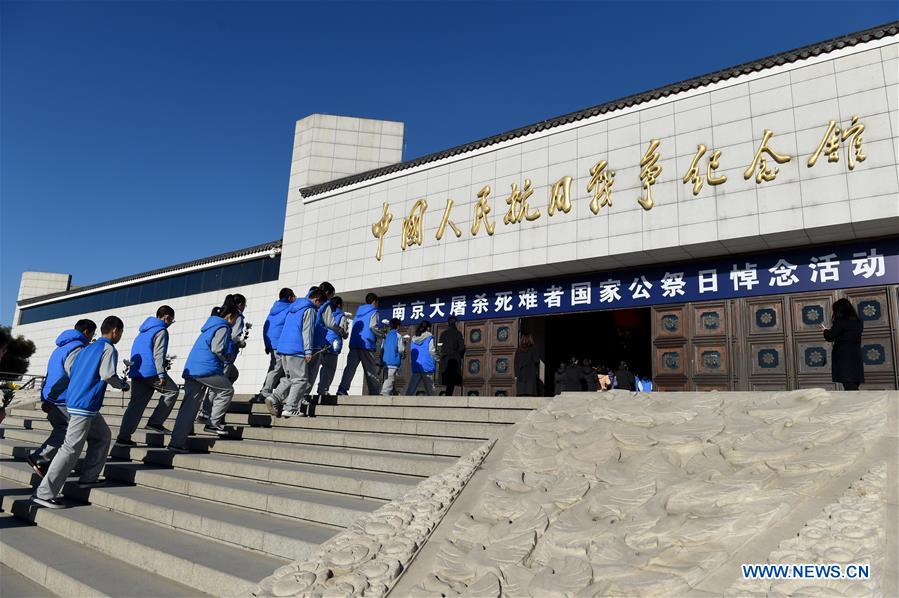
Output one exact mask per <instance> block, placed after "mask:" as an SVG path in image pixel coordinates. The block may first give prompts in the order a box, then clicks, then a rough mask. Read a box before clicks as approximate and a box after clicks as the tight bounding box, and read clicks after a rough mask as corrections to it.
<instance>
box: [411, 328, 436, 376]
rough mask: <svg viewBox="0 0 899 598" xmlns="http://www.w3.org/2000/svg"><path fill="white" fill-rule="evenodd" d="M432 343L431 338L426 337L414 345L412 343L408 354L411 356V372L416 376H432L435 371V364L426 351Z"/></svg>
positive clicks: (432, 338)
mask: <svg viewBox="0 0 899 598" xmlns="http://www.w3.org/2000/svg"><path fill="white" fill-rule="evenodd" d="M433 342H434V337H433V336H428V337H426V338H425V339H424V340H423V341H421V342H418V343H416V342H415V341H414V340H413V341H412V349H411V350H410V351H409V354H410V355H411V356H412V372H413V373H417V374H433V373H434V372H435V371H437V364H436V363H434V358H433V357H431V352H430V351H428V349H429V348H430V345H431V343H433Z"/></svg>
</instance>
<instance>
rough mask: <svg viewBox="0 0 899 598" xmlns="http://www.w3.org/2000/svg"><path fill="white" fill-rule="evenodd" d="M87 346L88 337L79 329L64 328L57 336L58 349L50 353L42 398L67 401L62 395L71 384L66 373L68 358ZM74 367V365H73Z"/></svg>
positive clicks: (52, 401)
mask: <svg viewBox="0 0 899 598" xmlns="http://www.w3.org/2000/svg"><path fill="white" fill-rule="evenodd" d="M86 346H87V338H86V337H85V336H84V334H82V333H81V332H80V331H78V330H74V329H69V330H64V331H63V332H62V333H61V334H60V335H59V336H57V337H56V349H54V350H53V353H51V354H50V361H49V362H47V378H46V379H45V380H44V386H43V387H41V400H42V401H47V402H48V403H55V404H56V405H62V404H64V403H65V402H66V401H65V399H63V398H62V397H60V395H61V394H62V393H63V391H65V389H66V386H68V385H69V376H68V374H66V368H65V365H66V359H68V357H69V355H71V354H72V351H74V350H76V349H80V348H82V347H86ZM73 369H74V366H73Z"/></svg>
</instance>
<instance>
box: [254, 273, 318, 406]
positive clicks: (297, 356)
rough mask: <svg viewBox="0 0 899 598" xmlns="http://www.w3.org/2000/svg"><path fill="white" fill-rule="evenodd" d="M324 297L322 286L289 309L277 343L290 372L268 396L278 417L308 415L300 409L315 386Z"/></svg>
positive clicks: (267, 399) (267, 402)
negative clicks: (318, 328)
mask: <svg viewBox="0 0 899 598" xmlns="http://www.w3.org/2000/svg"><path fill="white" fill-rule="evenodd" d="M322 301H323V294H322V292H321V290H319V289H318V288H315V289H313V290H312V291H311V292H310V293H309V296H308V297H304V298H303V299H297V300H296V301H294V302H293V304H292V305H291V306H290V309H289V310H288V313H287V318H286V319H285V320H284V330H283V332H281V338H280V339H278V346H277V350H278V353H279V354H280V355H281V357H282V359H283V360H284V369H285V371H286V372H287V376H285V377H284V378H282V379H281V382H280V384H278V387H277V388H276V389H275V391H274V392H273V393H272V396H271V397H269V398H266V399H265V403H266V405H267V406H268V409H269V412H271V414H272V415H273V416H275V417H281V416H282V415H283V416H284V417H299V416H303V415H306V414H305V413H302V412H301V411H300V401H301V400H303V399H304V397H305V396H306V395H307V394H308V393H309V391H310V390H311V389H312V373H313V369H312V367H313V365H314V364H313V361H314V359H315V356H314V352H315V351H314V349H315V343H314V334H315V321H316V318H317V317H318V308H319V307H321V304H322Z"/></svg>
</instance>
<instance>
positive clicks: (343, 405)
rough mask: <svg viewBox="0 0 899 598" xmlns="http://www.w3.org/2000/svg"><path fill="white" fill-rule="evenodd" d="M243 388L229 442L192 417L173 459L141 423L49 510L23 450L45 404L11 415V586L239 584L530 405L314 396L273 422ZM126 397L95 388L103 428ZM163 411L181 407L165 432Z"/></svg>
mask: <svg viewBox="0 0 899 598" xmlns="http://www.w3.org/2000/svg"><path fill="white" fill-rule="evenodd" d="M115 394H118V396H115ZM246 398H248V397H238V398H237V399H236V400H235V401H234V402H233V403H232V408H231V410H230V411H229V413H228V414H227V417H226V424H227V425H228V426H229V427H230V428H231V431H232V436H231V437H230V438H218V437H216V436H215V435H211V434H206V433H204V432H203V431H202V426H201V425H195V434H194V435H193V436H191V437H190V438H189V441H188V442H189V446H190V448H191V450H192V451H193V452H191V453H188V454H175V453H172V452H170V451H168V450H166V449H165V448H164V446H165V444H166V443H167V441H168V438H167V435H165V434H159V433H157V432H151V431H147V430H143V429H142V426H143V425H144V424H145V423H146V421H147V420H146V417H145V418H144V419H143V420H142V421H141V424H140V426H141V427H139V428H138V430H137V431H136V432H135V434H133V435H132V439H133V440H134V441H135V442H137V443H138V445H137V446H135V447H114V448H113V449H112V451H111V456H110V460H109V461H108V462H107V464H106V468H105V471H104V475H105V476H106V478H107V480H108V484H107V485H106V486H104V487H100V488H94V489H91V490H83V489H78V488H77V485H76V484H73V483H72V481H73V480H70V481H69V483H67V484H66V486H65V488H64V490H63V496H64V497H65V501H66V503H67V504H69V505H71V506H70V508H68V509H62V510H51V509H43V508H37V507H35V506H34V505H33V504H31V503H30V502H29V501H28V500H27V499H28V497H29V496H30V495H31V493H32V487H33V486H34V485H36V484H37V483H38V481H39V480H38V478H37V476H36V475H34V473H33V472H32V471H31V469H30V468H29V467H28V466H27V465H26V464H25V463H23V462H22V460H23V459H24V458H25V456H26V455H27V454H28V453H29V452H30V451H32V450H34V448H35V447H36V446H37V445H38V444H40V443H42V442H43V441H44V440H45V439H46V437H47V435H48V434H49V431H50V429H51V426H50V425H49V422H47V421H46V416H45V414H44V413H43V412H42V411H41V410H40V408H39V406H38V405H32V406H25V407H18V408H13V409H10V410H9V412H8V416H7V419H6V421H4V422H3V424H2V425H0V493H2V494H3V503H2V505H3V508H4V509H5V510H6V511H7V512H8V511H10V510H12V512H13V513H12V514H14V515H15V516H16V518H13V517H10V516H9V515H6V516H3V515H0V523H4V522H5V525H8V526H10V527H11V528H14V529H15V530H16V532H15V533H14V534H9V535H7V534H6V530H5V529H4V532H3V538H2V539H0V547H3V549H4V554H3V557H4V558H3V563H4V564H5V565H6V566H8V567H9V568H10V569H12V570H13V571H16V572H18V573H19V574H21V575H23V576H24V578H23V579H20V578H18V577H16V578H15V581H16V584H17V585H16V587H17V588H18V587H23V588H26V589H25V590H23V591H33V588H31V589H27V588H28V587H29V584H30V583H37V584H40V585H41V586H42V587H44V588H46V591H45V592H44V594H48V593H49V592H53V593H56V594H59V595H61V596H83V595H113V596H122V595H128V596H132V595H133V596H140V595H153V596H179V595H198V594H200V593H208V594H213V595H234V594H246V593H248V592H249V591H251V590H252V589H253V588H254V587H255V585H256V584H257V583H258V582H259V581H260V580H261V579H263V578H264V577H266V576H268V575H270V574H271V573H272V572H273V571H274V570H275V569H276V568H277V567H279V566H280V565H281V564H283V563H285V562H286V561H288V560H289V561H294V560H297V559H301V558H303V557H304V556H305V555H307V554H310V553H311V552H312V551H314V550H315V549H316V548H317V547H318V546H319V545H320V544H321V543H322V542H324V541H326V540H327V539H328V538H330V537H332V536H334V535H335V534H337V533H339V532H340V530H341V529H343V528H345V527H348V526H350V525H351V524H352V523H353V522H354V521H356V520H357V519H358V518H359V517H360V516H362V515H363V514H366V513H369V512H372V511H374V510H376V509H377V508H379V507H380V506H381V505H383V504H384V503H385V501H389V500H392V499H395V498H398V497H399V496H401V495H402V494H404V493H405V492H407V491H409V490H411V489H412V488H413V487H414V486H415V485H416V484H417V483H418V482H420V481H421V480H423V479H425V478H426V477H427V476H430V475H434V474H437V473H440V472H442V471H443V470H444V469H445V468H447V467H448V466H450V465H452V464H453V463H455V462H456V459H457V458H458V457H459V456H462V455H466V454H468V453H469V452H471V451H472V450H474V449H475V448H477V447H478V446H479V445H480V444H481V443H482V442H483V440H486V439H488V438H495V437H497V436H498V435H499V434H501V433H502V432H503V431H504V430H506V429H508V427H509V425H510V424H512V423H514V422H515V421H518V420H519V419H521V418H523V417H524V416H526V415H527V413H529V411H530V409H532V408H533V406H534V405H536V404H537V403H536V402H534V401H533V400H530V399H528V400H526V401H521V400H518V399H514V400H507V399H503V398H487V397H484V398H479V397H453V398H446V397H339V398H338V399H336V400H330V401H328V402H329V403H331V404H323V405H319V406H318V408H317V410H316V415H317V416H318V417H315V418H290V419H283V418H275V419H273V418H272V417H271V415H270V414H269V413H268V411H267V409H266V407H265V405H260V404H251V403H249V402H248V401H247V400H245V399H246ZM128 400H129V399H128V397H124V398H123V397H122V396H121V394H120V393H110V394H109V395H108V396H107V398H106V404H105V405H104V407H103V410H102V412H103V415H104V418H105V419H106V421H107V423H108V424H109V425H110V428H111V429H112V432H113V436H115V435H116V434H117V432H118V429H117V428H118V426H119V425H120V424H121V419H122V414H123V413H124V410H125V407H126V406H127V403H128ZM479 401H480V402H479ZM154 406H155V402H154V403H151V404H150V406H148V408H147V410H146V412H145V414H146V415H147V416H148V415H149V414H150V412H151V410H152V408H153V407H154ZM177 407H180V401H179V403H178V404H176V410H175V411H173V413H172V416H171V417H170V419H169V420H168V422H167V424H166V425H167V427H169V428H171V427H172V425H173V423H174V419H175V417H176V415H177ZM76 469H77V468H76ZM86 503H90V504H86ZM22 522H26V524H29V523H32V522H33V523H35V524H36V526H34V525H23V523H22ZM32 538H33V539H32ZM20 544H21V546H20ZM7 546H9V547H10V548H9V550H7ZM54 546H59V548H53V547H54ZM59 551H64V552H65V553H66V554H65V555H63V556H64V558H61V559H60V560H59V563H58V565H57V563H55V562H50V561H53V560H54V559H52V558H51V559H48V558H47V556H46V555H55V554H56V553H57V552H59ZM78 551H80V552H78ZM70 552H78V554H79V556H77V557H76V556H73V557H71V558H69V555H68V553H70ZM7 553H8V554H10V555H13V556H12V557H10V559H7ZM120 568H121V569H122V570H123V571H125V573H124V574H123V576H122V579H124V580H125V581H127V582H128V583H123V584H121V585H117V583H118V580H116V579H111V578H112V577H113V576H114V575H115V574H114V573H113V571H118V570H119V569H120ZM81 570H84V571H89V572H93V571H96V572H99V576H100V577H104V578H110V579H94V576H93V575H89V574H81V573H80V571H81ZM129 576H130V577H129ZM132 578H133V582H131V581H129V580H131V579H132ZM129 583H130V584H131V585H133V586H134V588H135V589H134V591H131V589H130V587H129ZM16 591H17V592H18V591H19V590H16Z"/></svg>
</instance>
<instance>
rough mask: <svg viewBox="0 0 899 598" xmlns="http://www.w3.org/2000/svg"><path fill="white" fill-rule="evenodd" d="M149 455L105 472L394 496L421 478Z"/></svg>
mask: <svg viewBox="0 0 899 598" xmlns="http://www.w3.org/2000/svg"><path fill="white" fill-rule="evenodd" d="M37 446H38V445H37V444H35V443H33V442H26V441H21V440H13V439H2V440H0V455H5V456H11V457H15V458H17V459H24V458H25V456H26V455H28V453H29V452H31V451H33V450H34V449H35V448H36V447H37ZM145 450H146V449H145ZM145 458H146V461H147V462H146V463H140V462H137V463H134V462H130V461H124V460H121V459H119V460H113V461H109V462H108V463H107V464H106V475H109V476H110V477H112V478H114V479H116V480H119V481H123V482H135V483H139V482H138V480H139V479H142V477H143V479H147V476H149V475H151V473H152V472H156V473H158V474H161V475H162V476H163V477H164V478H166V479H173V478H174V479H177V476H176V475H175V472H183V473H185V474H189V475H193V474H194V472H198V473H204V474H210V475H213V476H215V475H219V476H225V477H227V478H234V479H235V483H238V481H243V480H252V481H254V482H259V483H269V484H279V485H283V486H288V487H299V488H307V489H315V490H322V491H326V492H330V493H338V494H346V495H350V496H356V497H360V498H374V499H380V500H393V499H394V498H397V497H399V496H400V495H402V494H403V493H404V492H406V491H408V490H410V489H411V488H412V487H414V486H415V484H417V483H418V482H420V481H421V480H422V478H420V477H415V476H405V475H395V474H385V473H379V472H366V471H357V470H347V469H340V468H333V467H322V466H318V465H309V464H305V463H287V462H277V461H262V460H259V459H248V458H243V457H233V456H230V455H216V454H203V453H189V454H184V455H175V454H173V453H170V452H169V451H167V450H165V449H149V450H146V457H145ZM79 463H80V461H79ZM172 468H174V469H172ZM161 482H162V480H161V479H159V478H158V477H157V479H156V481H155V483H161ZM229 483H230V482H229ZM166 489H169V488H166ZM185 493H188V494H189V492H185Z"/></svg>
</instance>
